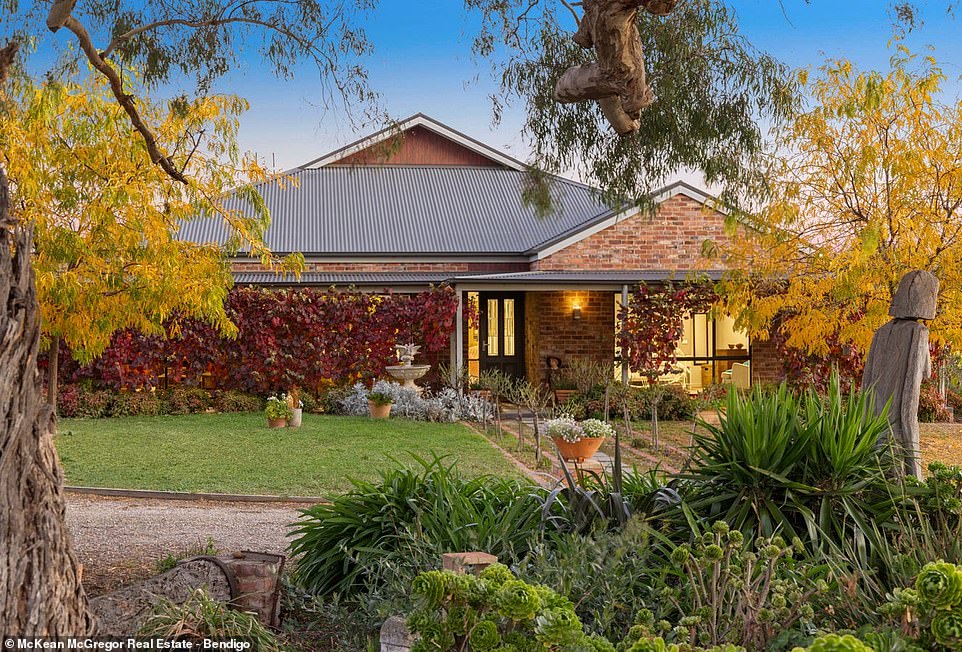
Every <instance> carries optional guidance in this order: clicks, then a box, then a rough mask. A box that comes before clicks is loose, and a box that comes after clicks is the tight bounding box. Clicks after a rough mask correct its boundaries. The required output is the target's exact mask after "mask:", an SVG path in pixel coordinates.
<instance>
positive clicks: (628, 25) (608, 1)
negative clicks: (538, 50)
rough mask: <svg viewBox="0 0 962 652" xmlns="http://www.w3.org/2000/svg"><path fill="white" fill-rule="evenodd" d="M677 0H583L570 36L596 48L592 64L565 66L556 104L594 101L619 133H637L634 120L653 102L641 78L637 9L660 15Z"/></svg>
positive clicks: (642, 77)
mask: <svg viewBox="0 0 962 652" xmlns="http://www.w3.org/2000/svg"><path fill="white" fill-rule="evenodd" d="M676 1H677V0H585V2H584V4H583V6H584V16H583V17H582V18H581V22H580V23H579V25H578V31H577V32H576V33H575V34H574V36H573V37H572V40H574V42H575V43H577V44H578V45H580V46H581V47H583V48H586V49H588V48H594V50H595V54H596V55H597V57H598V61H597V62H596V63H588V64H584V65H581V66H574V67H572V68H569V69H568V70H567V71H565V73H564V74H563V75H562V76H561V78H560V79H559V80H558V83H557V85H556V86H555V92H554V96H555V99H556V100H558V101H559V102H564V103H570V102H583V101H585V100H597V101H598V103H599V104H600V105H601V110H602V112H603V113H604V114H605V117H606V118H607V119H608V122H610V123H611V126H612V127H614V129H615V131H617V132H618V133H619V134H630V133H633V132H635V131H638V116H639V115H640V112H641V110H642V109H644V108H646V107H648V106H650V105H651V103H652V102H654V101H655V94H654V93H653V92H652V90H651V88H650V87H649V86H648V81H647V77H646V75H645V55H644V52H643V49H642V46H641V36H640V35H639V33H638V10H639V9H641V8H644V9H645V10H646V11H647V12H649V13H651V14H655V15H657V16H664V15H667V14H668V13H670V12H671V10H672V9H674V8H675V4H676Z"/></svg>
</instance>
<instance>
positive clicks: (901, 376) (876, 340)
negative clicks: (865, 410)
mask: <svg viewBox="0 0 962 652" xmlns="http://www.w3.org/2000/svg"><path fill="white" fill-rule="evenodd" d="M938 296H939V281H938V279H937V278H935V276H933V275H932V274H930V273H929V272H925V271H914V272H909V273H908V274H906V275H905V276H903V277H902V280H901V281H900V282H899V287H898V290H896V292H895V297H893V299H892V306H891V308H889V315H891V316H892V317H893V319H892V321H890V322H888V323H887V324H885V325H884V326H882V328H880V329H878V331H876V333H875V336H874V337H873V338H872V345H871V347H870V348H869V351H868V358H867V359H866V361H865V373H864V375H863V377H862V390H863V391H871V392H872V393H873V394H874V395H875V412H876V414H879V413H881V411H882V410H883V409H884V408H885V404H886V403H887V402H888V401H889V400H890V399H891V401H892V404H891V406H890V407H889V413H888V418H889V425H891V426H892V437H893V438H894V442H895V445H896V447H897V448H898V449H899V452H900V454H901V455H902V456H903V458H902V463H901V464H899V465H898V466H897V469H896V472H897V473H898V474H899V475H902V474H903V473H904V474H905V475H914V476H915V477H917V478H919V479H921V478H922V464H921V461H920V459H919V388H920V385H921V384H922V380H924V379H925V378H928V377H929V376H930V375H932V361H931V358H930V356H929V329H928V327H926V326H925V324H923V323H921V322H920V321H919V320H920V319H935V312H936V303H937V299H938Z"/></svg>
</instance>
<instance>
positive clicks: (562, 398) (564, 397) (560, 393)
mask: <svg viewBox="0 0 962 652" xmlns="http://www.w3.org/2000/svg"><path fill="white" fill-rule="evenodd" d="M577 393H578V390H576V389H556V390H555V391H554V400H555V402H556V403H567V402H568V400H569V399H571V397H572V396H574V395H575V394H577Z"/></svg>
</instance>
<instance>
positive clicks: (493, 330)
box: [488, 299, 499, 356]
mask: <svg viewBox="0 0 962 652" xmlns="http://www.w3.org/2000/svg"><path fill="white" fill-rule="evenodd" d="M498 321H499V320H498V300H497V299H488V355H491V356H496V355H498Z"/></svg>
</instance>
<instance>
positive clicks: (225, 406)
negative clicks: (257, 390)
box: [211, 389, 264, 412]
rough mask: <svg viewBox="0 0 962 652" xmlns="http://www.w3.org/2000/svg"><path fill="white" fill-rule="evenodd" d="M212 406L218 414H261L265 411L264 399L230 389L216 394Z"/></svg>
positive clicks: (212, 397)
mask: <svg viewBox="0 0 962 652" xmlns="http://www.w3.org/2000/svg"><path fill="white" fill-rule="evenodd" d="M211 404H212V406H213V408H214V409H215V410H217V411H218V412H260V411H261V410H263V409H264V399H262V398H260V397H258V396H252V395H250V394H244V393H243V392H235V391H234V390H230V389H226V390H218V391H216V392H214V393H213V394H212V395H211Z"/></svg>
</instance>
